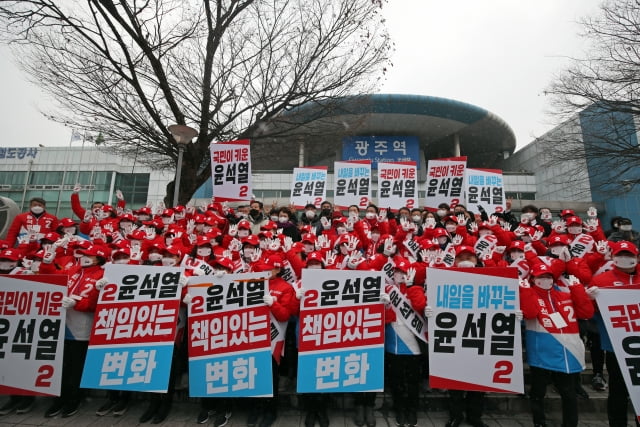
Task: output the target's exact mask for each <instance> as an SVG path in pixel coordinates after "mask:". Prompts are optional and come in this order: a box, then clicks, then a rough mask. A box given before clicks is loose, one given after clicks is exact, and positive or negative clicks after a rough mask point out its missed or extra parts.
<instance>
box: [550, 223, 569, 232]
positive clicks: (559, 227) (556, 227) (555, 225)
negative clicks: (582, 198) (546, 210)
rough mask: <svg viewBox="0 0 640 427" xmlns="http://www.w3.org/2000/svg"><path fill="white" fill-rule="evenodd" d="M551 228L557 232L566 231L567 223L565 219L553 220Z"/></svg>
mask: <svg viewBox="0 0 640 427" xmlns="http://www.w3.org/2000/svg"><path fill="white" fill-rule="evenodd" d="M551 228H552V229H553V231H555V232H556V233H564V232H566V231H567V223H566V222H564V221H563V220H558V221H553V222H552V223H551Z"/></svg>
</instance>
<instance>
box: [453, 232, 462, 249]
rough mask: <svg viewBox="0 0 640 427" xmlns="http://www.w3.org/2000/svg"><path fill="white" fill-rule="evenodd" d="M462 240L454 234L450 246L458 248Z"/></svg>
mask: <svg viewBox="0 0 640 427" xmlns="http://www.w3.org/2000/svg"><path fill="white" fill-rule="evenodd" d="M462 239H463V237H462V236H461V235H459V234H456V235H455V236H453V238H452V239H451V244H452V245H453V246H459V245H460V244H461V243H462Z"/></svg>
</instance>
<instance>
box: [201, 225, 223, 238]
mask: <svg viewBox="0 0 640 427" xmlns="http://www.w3.org/2000/svg"><path fill="white" fill-rule="evenodd" d="M205 236H207V237H208V238H209V240H211V239H215V238H216V237H218V236H222V231H220V229H219V228H212V229H211V230H209V231H207V233H206V234H205Z"/></svg>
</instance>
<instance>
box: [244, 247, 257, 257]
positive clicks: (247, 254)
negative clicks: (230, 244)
mask: <svg viewBox="0 0 640 427" xmlns="http://www.w3.org/2000/svg"><path fill="white" fill-rule="evenodd" d="M255 252H256V248H244V249H243V250H242V254H243V255H244V257H245V258H251V257H252V256H253V254H254V253H255Z"/></svg>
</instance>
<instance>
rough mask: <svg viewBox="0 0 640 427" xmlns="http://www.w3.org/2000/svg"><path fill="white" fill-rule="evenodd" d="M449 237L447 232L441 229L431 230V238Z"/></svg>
mask: <svg viewBox="0 0 640 427" xmlns="http://www.w3.org/2000/svg"><path fill="white" fill-rule="evenodd" d="M442 236H445V237H449V232H448V231H447V230H445V229H444V228H442V227H436V228H434V229H433V237H442Z"/></svg>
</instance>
